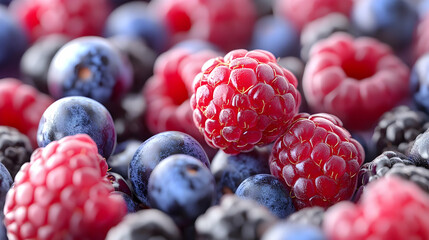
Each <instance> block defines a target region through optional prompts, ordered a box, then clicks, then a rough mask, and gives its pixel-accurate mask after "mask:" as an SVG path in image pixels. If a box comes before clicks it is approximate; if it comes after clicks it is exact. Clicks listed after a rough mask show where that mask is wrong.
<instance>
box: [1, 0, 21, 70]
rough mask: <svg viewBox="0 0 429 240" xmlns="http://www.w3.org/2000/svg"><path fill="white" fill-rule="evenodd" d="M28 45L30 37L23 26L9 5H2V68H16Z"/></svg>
mask: <svg viewBox="0 0 429 240" xmlns="http://www.w3.org/2000/svg"><path fill="white" fill-rule="evenodd" d="M27 46H28V39H27V36H26V34H25V32H24V30H23V28H22V26H21V25H20V24H19V23H18V21H17V20H16V19H14V16H12V15H11V14H10V13H9V11H8V9H7V7H5V6H3V5H0V69H1V70H2V71H7V70H8V69H9V68H14V67H15V65H17V63H19V60H20V58H21V56H22V54H23V53H24V51H25V50H26V48H27ZM18 65H19V64H18ZM17 70H19V69H17ZM8 77H9V76H8Z"/></svg>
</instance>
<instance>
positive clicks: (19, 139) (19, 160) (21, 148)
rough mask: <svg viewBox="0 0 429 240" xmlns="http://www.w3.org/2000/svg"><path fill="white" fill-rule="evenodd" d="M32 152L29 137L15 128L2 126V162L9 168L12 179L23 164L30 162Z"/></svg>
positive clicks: (0, 152)
mask: <svg viewBox="0 0 429 240" xmlns="http://www.w3.org/2000/svg"><path fill="white" fill-rule="evenodd" d="M32 152H33V148H32V147H31V144H30V140H29V139H28V137H27V136H25V135H24V134H21V133H20V132H18V130H16V129H15V128H12V127H5V126H0V162H1V163H3V165H4V166H5V167H6V168H7V170H8V171H9V173H10V175H11V176H12V179H13V178H15V175H16V173H17V172H18V171H19V169H20V168H21V166H22V164H24V163H25V162H29V161H30V156H31V153H32Z"/></svg>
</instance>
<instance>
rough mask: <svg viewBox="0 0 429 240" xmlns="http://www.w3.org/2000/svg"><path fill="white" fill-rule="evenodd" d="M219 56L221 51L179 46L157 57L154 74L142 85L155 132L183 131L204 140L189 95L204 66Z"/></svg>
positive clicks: (147, 118)
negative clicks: (193, 82)
mask: <svg viewBox="0 0 429 240" xmlns="http://www.w3.org/2000/svg"><path fill="white" fill-rule="evenodd" d="M216 56H218V54H217V53H215V52H214V51H210V50H206V51H198V52H196V53H192V52H190V51H189V50H187V49H184V48H180V47H179V48H175V49H171V50H169V51H167V52H165V53H164V54H162V55H160V56H159V57H158V58H157V60H156V62H155V68H154V72H155V73H154V76H152V77H151V78H149V80H148V81H147V83H146V84H145V86H144V88H143V95H144V98H145V100H146V103H147V109H146V123H147V126H148V128H149V130H150V131H151V132H152V133H154V134H155V133H161V132H164V131H181V132H184V133H188V134H190V135H191V136H193V137H195V138H196V139H197V140H198V141H199V142H204V139H203V137H202V136H201V134H200V133H199V132H198V129H197V128H196V127H195V126H194V124H193V120H192V110H191V107H190V104H189V96H190V93H191V92H192V81H193V79H194V77H195V75H197V74H198V72H199V71H200V69H201V66H203V64H204V62H205V61H207V60H209V59H211V58H213V57H216Z"/></svg>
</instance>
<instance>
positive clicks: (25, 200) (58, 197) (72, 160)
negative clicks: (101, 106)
mask: <svg viewBox="0 0 429 240" xmlns="http://www.w3.org/2000/svg"><path fill="white" fill-rule="evenodd" d="M107 168H108V166H107V164H106V161H105V160H104V159H103V158H102V157H101V156H100V155H99V154H98V150H97V145H96V144H95V143H94V141H93V140H92V139H91V138H90V137H89V136H87V135H75V136H69V137H64V138H63V139H61V140H59V141H54V142H52V143H50V144H49V145H48V146H46V147H45V148H39V149H37V150H36V151H35V152H34V153H33V155H32V157H31V162H30V163H26V164H24V165H23V166H22V168H21V170H20V171H19V172H18V174H17V176H16V178H15V183H14V185H13V187H12V189H11V190H9V192H8V194H7V197H6V205H5V209H4V213H5V225H6V228H7V231H8V236H9V237H10V238H12V239H35V238H37V239H46V240H48V239H76V240H77V239H104V238H105V236H106V234H107V231H108V230H109V229H110V228H111V227H112V226H114V225H116V224H117V223H119V222H120V221H121V218H122V217H123V216H124V215H125V214H126V206H125V202H124V201H123V199H121V198H120V197H119V196H117V195H110V193H111V192H112V191H113V187H112V185H111V184H110V183H109V182H108V180H107V178H106V172H107Z"/></svg>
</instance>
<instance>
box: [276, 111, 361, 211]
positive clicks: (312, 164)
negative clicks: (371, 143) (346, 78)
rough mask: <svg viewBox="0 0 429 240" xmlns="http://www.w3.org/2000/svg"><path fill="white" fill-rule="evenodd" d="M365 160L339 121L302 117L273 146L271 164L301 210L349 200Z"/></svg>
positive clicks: (317, 116)
mask: <svg viewBox="0 0 429 240" xmlns="http://www.w3.org/2000/svg"><path fill="white" fill-rule="evenodd" d="M364 158H365V152H364V150H363V148H362V146H361V145H360V144H359V143H358V142H357V141H356V140H354V139H353V138H352V137H351V135H350V133H349V132H348V131H347V130H346V129H345V128H343V127H342V123H341V121H340V120H339V119H338V118H337V117H335V116H333V115H330V114H325V113H321V114H314V115H309V114H307V113H301V114H298V115H296V117H295V118H294V119H293V120H292V122H291V124H289V125H288V127H287V129H285V133H284V135H282V136H281V137H280V138H278V139H277V141H276V142H275V143H274V146H273V151H272V152H271V156H270V159H269V163H270V170H271V174H273V175H274V176H276V177H279V178H280V180H281V181H283V183H284V184H285V185H286V186H287V188H288V190H290V193H291V196H292V201H293V203H294V205H295V208H296V209H298V210H299V209H302V208H305V207H312V206H320V207H324V208H327V207H330V206H332V205H334V204H335V203H337V202H339V201H342V200H348V199H350V198H351V197H352V195H353V192H354V191H355V189H356V184H357V173H358V172H359V168H360V166H361V164H362V163H363V161H364Z"/></svg>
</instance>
